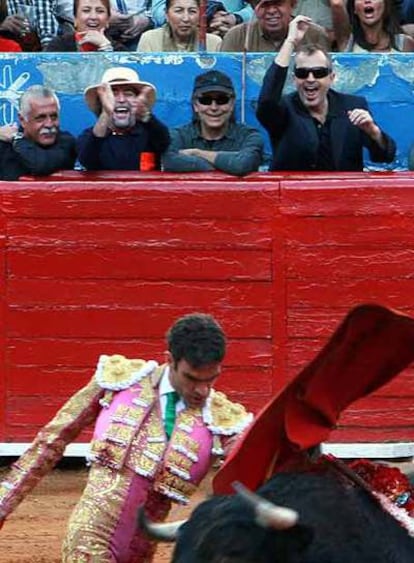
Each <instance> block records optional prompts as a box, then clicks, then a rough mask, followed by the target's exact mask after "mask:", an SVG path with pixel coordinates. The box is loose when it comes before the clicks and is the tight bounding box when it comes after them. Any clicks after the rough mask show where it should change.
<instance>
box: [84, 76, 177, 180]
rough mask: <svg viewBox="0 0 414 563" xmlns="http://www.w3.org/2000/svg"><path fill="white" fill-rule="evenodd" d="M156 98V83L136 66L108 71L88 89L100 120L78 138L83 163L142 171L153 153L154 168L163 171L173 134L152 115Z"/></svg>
mask: <svg viewBox="0 0 414 563" xmlns="http://www.w3.org/2000/svg"><path fill="white" fill-rule="evenodd" d="M155 99H156V89H155V86H154V85H153V84H150V83H149V82H144V81H142V80H140V78H139V76H138V73H137V72H136V71H135V70H133V69H132V68H127V67H114V68H110V69H108V70H106V71H105V72H104V74H103V76H102V81H101V83H100V84H95V85H93V86H88V88H86V90H85V100H86V103H87V104H88V106H89V108H90V109H91V110H92V111H93V113H94V114H95V115H96V116H97V117H98V120H97V122H96V123H95V125H94V126H93V127H90V128H88V129H86V130H85V131H84V132H83V133H82V134H81V135H80V137H79V139H78V144H79V161H80V163H81V164H82V165H83V166H84V167H85V168H86V169H87V170H142V169H144V168H143V166H142V163H143V160H144V157H147V156H148V154H150V155H151V157H152V160H153V162H152V166H151V168H153V169H156V170H159V169H160V158H161V154H162V153H163V152H164V151H165V150H166V149H167V147H168V145H169V142H170V136H169V133H168V128H167V127H166V126H165V125H164V124H163V123H161V121H159V120H158V119H157V118H156V117H155V116H154V115H153V114H152V107H153V106H154V103H155ZM145 169H146V168H145Z"/></svg>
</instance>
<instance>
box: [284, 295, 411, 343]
mask: <svg viewBox="0 0 414 563" xmlns="http://www.w3.org/2000/svg"><path fill="white" fill-rule="evenodd" d="M383 305H386V303H383ZM348 311H349V308H348V307H335V308H334V307H332V308H323V309H321V308H312V309H291V310H290V311H289V316H288V319H287V322H288V334H289V338H299V339H301V338H317V339H327V338H329V337H330V336H331V334H332V333H333V332H334V330H335V328H336V327H337V326H338V324H339V323H340V321H342V319H343V318H344V317H345V315H346V314H347V312H348ZM402 312H404V313H405V314H407V315H411V316H414V304H412V302H411V303H409V304H407V307H406V308H404V309H402Z"/></svg>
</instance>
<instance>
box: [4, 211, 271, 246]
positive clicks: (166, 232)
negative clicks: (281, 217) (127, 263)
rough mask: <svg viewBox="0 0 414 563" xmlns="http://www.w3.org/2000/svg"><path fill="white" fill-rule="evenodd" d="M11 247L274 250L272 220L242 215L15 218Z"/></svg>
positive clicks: (10, 240)
mask: <svg viewBox="0 0 414 563" xmlns="http://www.w3.org/2000/svg"><path fill="white" fill-rule="evenodd" d="M8 231H9V245H10V246H13V247H14V246H47V245H52V246H60V247H67V246H68V247H70V246H76V247H77V246H79V245H80V244H82V245H84V246H86V245H89V246H93V247H107V246H116V247H119V246H132V247H133V248H145V247H156V248H180V247H183V246H184V247H186V248H203V249H206V248H216V247H217V246H218V247H222V246H225V247H226V248H242V247H243V248H244V247H245V248H253V249H254V248H256V249H259V248H260V249H270V247H271V234H272V233H271V223H270V222H269V221H264V220H262V219H260V220H256V221H255V220H251V219H248V218H245V219H243V220H240V219H235V220H234V219H228V218H225V219H216V218H210V219H198V220H194V219H191V218H184V217H183V218H180V219H179V220H177V219H174V220H173V219H168V218H162V219H160V220H157V221H154V220H150V219H146V218H145V217H144V218H140V219H137V218H122V219H119V218H109V219H89V220H88V219H71V218H69V219H61V218H56V219H54V218H50V219H49V218H48V219H43V218H41V219H34V218H29V219H12V220H11V221H9V225H8Z"/></svg>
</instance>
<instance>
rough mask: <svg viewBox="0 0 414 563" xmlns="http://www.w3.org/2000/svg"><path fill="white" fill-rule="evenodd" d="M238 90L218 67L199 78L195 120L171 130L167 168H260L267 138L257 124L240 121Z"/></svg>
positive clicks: (233, 171) (244, 171)
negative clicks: (237, 99)
mask: <svg viewBox="0 0 414 563" xmlns="http://www.w3.org/2000/svg"><path fill="white" fill-rule="evenodd" d="M235 100H236V93H235V91H234V87H233V83H232V81H231V80H230V78H229V77H228V76H227V75H226V74H224V73H222V72H219V71H217V70H210V71H208V72H205V73H204V74H200V75H199V76H197V77H196V79H195V82H194V89H193V95H192V104H193V121H192V122H191V123H189V124H188V125H184V126H182V127H178V128H177V129H174V130H173V131H172V132H171V145H170V147H169V149H168V150H167V152H166V153H165V155H164V157H163V169H164V170H166V171H171V172H199V171H208V170H220V171H222V172H227V173H228V174H234V175H235V176H244V175H245V174H249V173H250V172H254V171H256V170H258V168H259V166H260V164H261V162H262V155H263V139H262V137H261V135H260V133H259V132H258V131H257V130H256V129H254V128H253V127H249V126H247V125H242V124H238V123H236V120H235V117H234V104H235Z"/></svg>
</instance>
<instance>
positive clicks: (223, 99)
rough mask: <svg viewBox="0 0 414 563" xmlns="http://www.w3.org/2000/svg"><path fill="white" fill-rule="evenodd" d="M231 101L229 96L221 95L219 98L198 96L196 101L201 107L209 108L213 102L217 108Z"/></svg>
mask: <svg viewBox="0 0 414 563" xmlns="http://www.w3.org/2000/svg"><path fill="white" fill-rule="evenodd" d="M230 100H231V96H226V94H221V95H219V96H209V95H204V96H199V97H198V98H197V101H198V103H199V104H201V105H202V106H211V104H212V103H213V102H216V104H217V105H218V106H225V105H226V104H228V103H229V101H230Z"/></svg>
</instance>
